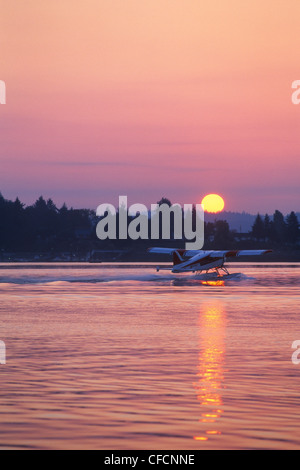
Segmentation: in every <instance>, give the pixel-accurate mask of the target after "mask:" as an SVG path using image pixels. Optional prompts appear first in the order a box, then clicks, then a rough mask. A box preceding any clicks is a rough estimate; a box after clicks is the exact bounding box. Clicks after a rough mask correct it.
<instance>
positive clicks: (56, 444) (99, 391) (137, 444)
mask: <svg viewBox="0 0 300 470" xmlns="http://www.w3.org/2000/svg"><path fill="white" fill-rule="evenodd" d="M229 266H230V265H229ZM230 271H231V272H232V273H233V274H232V275H231V276H230V278H228V279H226V280H224V279H223V280H218V279H216V278H215V277H214V276H206V275H205V276H195V275H172V274H169V273H168V272H166V271H165V272H162V273H158V274H157V273H156V272H155V270H154V269H153V266H151V265H147V266H145V265H133V266H125V265H123V266H122V265H121V266H116V267H114V268H111V267H109V266H106V265H90V264H78V265H76V266H75V265H73V266H72V265H55V266H52V265H51V266H49V265H0V340H2V341H4V342H5V343H6V349H7V351H6V354H7V357H6V360H7V363H6V365H0V375H1V387H0V448H2V449H4V448H36V449H40V448H41V449H53V448H55V449H65V448H67V449H72V448H83V449H84V448H99V449H213V448H216V449H220V448H221V449H224V448H225V449H226V448H233V449H247V448H264V449H271V448H274V449H300V427H299V422H300V365H299V366H297V365H293V363H292V360H291V356H292V353H293V350H292V349H291V345H292V342H293V341H294V340H300V322H299V319H300V311H299V307H300V289H299V287H300V264H276V265H274V264H261V265H259V264H238V265H237V264H235V265H231V266H230Z"/></svg>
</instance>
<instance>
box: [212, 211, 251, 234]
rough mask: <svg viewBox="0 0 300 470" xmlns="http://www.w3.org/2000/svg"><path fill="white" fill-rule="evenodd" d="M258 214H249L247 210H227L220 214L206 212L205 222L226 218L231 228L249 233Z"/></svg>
mask: <svg viewBox="0 0 300 470" xmlns="http://www.w3.org/2000/svg"><path fill="white" fill-rule="evenodd" d="M255 218H256V215H252V214H247V213H246V212H242V213H239V212H227V211H224V212H222V213H220V214H205V222H215V220H226V221H227V222H228V224H229V226H230V229H231V230H236V231H237V232H241V233H247V232H250V230H251V229H252V225H253V224H254V221H255Z"/></svg>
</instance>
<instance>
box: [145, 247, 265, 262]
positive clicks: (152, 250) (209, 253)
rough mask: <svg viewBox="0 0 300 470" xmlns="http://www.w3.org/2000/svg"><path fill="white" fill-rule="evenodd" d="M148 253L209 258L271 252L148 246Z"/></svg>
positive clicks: (257, 254)
mask: <svg viewBox="0 0 300 470" xmlns="http://www.w3.org/2000/svg"><path fill="white" fill-rule="evenodd" d="M148 252H149V253H158V254H166V255H172V254H173V253H175V252H178V253H180V254H184V256H185V257H186V258H193V257H194V256H196V257H197V259H202V258H205V257H206V256H210V257H211V258H224V257H225V258H236V257H238V256H259V255H264V254H266V253H271V252H272V250H224V251H215V250H209V251H206V250H183V249H176V248H149V250H148Z"/></svg>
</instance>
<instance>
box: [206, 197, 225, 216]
mask: <svg viewBox="0 0 300 470" xmlns="http://www.w3.org/2000/svg"><path fill="white" fill-rule="evenodd" d="M201 204H203V207H204V211H205V212H211V213H213V214H216V213H217V212H222V210H223V209H224V207H225V202H224V199H223V198H222V197H221V196H219V195H218V194H208V195H207V196H205V197H204V198H203V199H202V202H201Z"/></svg>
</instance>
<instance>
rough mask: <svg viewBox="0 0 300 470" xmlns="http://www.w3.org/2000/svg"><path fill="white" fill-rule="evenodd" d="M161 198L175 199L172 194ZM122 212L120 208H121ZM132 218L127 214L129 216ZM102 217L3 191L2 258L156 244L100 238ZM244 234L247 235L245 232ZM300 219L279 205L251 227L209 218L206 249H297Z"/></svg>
mask: <svg viewBox="0 0 300 470" xmlns="http://www.w3.org/2000/svg"><path fill="white" fill-rule="evenodd" d="M158 204H159V205H161V204H168V205H171V202H170V201H169V199H167V198H162V199H161V200H160V201H159V202H158ZM117 217H118V214H117ZM130 220H132V219H130V218H129V219H128V222H130ZM98 222H99V218H98V217H96V213H95V211H92V210H89V209H73V208H72V207H71V208H68V207H67V205H66V204H63V206H62V207H60V208H58V207H57V206H56V205H55V204H54V202H53V201H52V199H48V200H45V199H44V198H43V197H42V196H41V197H39V198H38V199H37V201H36V202H35V203H34V204H33V205H31V206H26V205H25V204H23V203H22V202H21V201H20V200H19V199H18V198H17V199H16V200H15V201H9V200H6V199H5V198H4V197H3V196H2V194H1V193H0V259H1V254H2V255H3V254H4V253H7V252H10V253H21V252H31V253H39V252H47V253H50V254H51V253H52V254H53V256H54V254H55V253H62V252H72V253H74V256H75V255H79V254H83V253H88V252H93V251H95V250H103V251H104V250H125V251H126V250H127V251H131V252H132V253H134V252H135V251H137V250H140V252H142V251H145V250H146V249H147V248H148V247H149V246H153V241H151V240H137V241H133V240H130V239H127V240H103V241H102V240H99V239H98V238H97V236H96V225H97V223H98ZM242 235H243V236H242ZM299 241H300V230H299V221H298V218H297V216H296V214H295V212H291V213H290V214H289V215H288V216H286V217H285V216H284V215H283V214H282V213H281V212H280V211H278V210H276V211H275V213H274V214H273V216H270V215H268V214H266V215H265V216H261V215H260V214H258V215H257V217H256V219H255V222H254V224H253V227H252V230H251V231H250V232H249V233H248V234H239V233H237V232H236V231H234V230H231V229H230V227H229V224H228V222H227V221H226V220H215V222H205V245H204V249H220V250H221V249H255V248H262V249H264V248H271V249H276V248H280V249H287V250H289V249H296V248H299ZM184 242H185V241H184V240H182V241H180V240H179V241H178V240H172V239H171V240H170V241H166V240H163V239H162V238H161V239H160V240H158V241H155V243H156V244H157V243H159V244H160V245H161V246H167V245H168V244H169V245H170V246H178V248H181V247H183V246H184Z"/></svg>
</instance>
